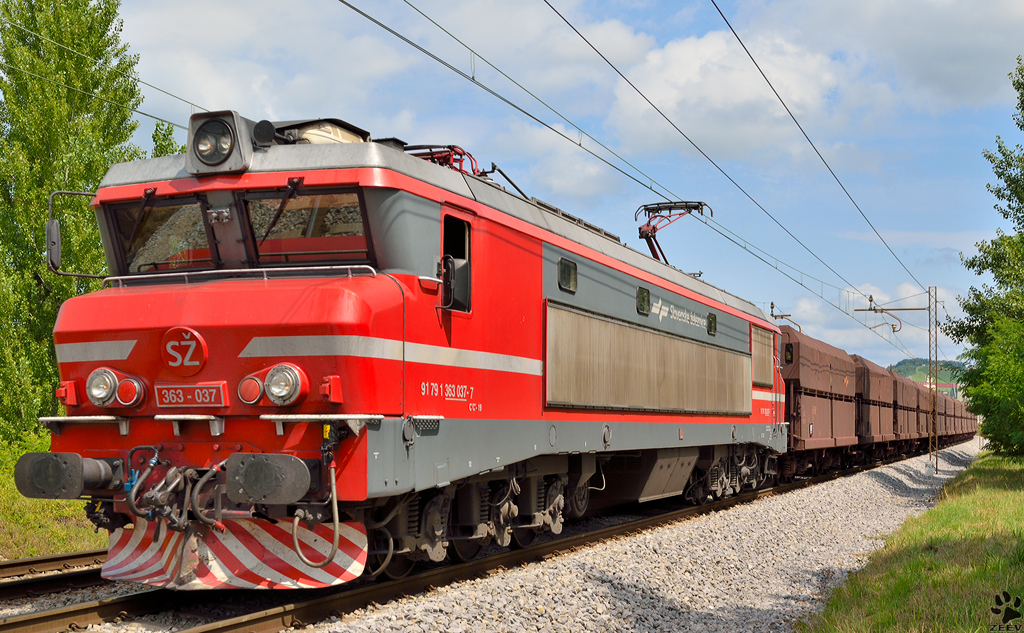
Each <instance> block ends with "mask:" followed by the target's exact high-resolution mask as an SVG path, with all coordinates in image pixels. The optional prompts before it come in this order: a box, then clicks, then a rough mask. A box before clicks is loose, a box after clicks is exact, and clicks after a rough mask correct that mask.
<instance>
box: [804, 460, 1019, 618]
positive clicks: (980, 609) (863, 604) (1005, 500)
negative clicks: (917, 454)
mask: <svg viewBox="0 0 1024 633" xmlns="http://www.w3.org/2000/svg"><path fill="white" fill-rule="evenodd" d="M1022 522H1024V460H1021V459H1019V458H1014V457H1006V456H1000V455H992V454H989V455H983V456H981V457H980V458H979V459H978V460H976V461H975V462H974V463H973V464H971V466H970V467H969V468H968V469H967V470H966V471H964V472H962V473H960V475H958V476H957V477H956V478H955V479H954V480H953V481H951V482H949V483H948V484H946V487H945V489H944V490H943V494H942V498H941V500H940V501H939V503H938V504H937V505H936V506H935V507H934V508H932V509H931V510H929V511H928V512H926V513H924V514H922V515H920V516H918V517H912V518H909V519H907V521H906V522H905V523H904V524H903V526H902V527H900V529H899V531H897V532H896V533H895V534H893V535H891V536H889V537H887V538H886V539H885V541H886V543H885V548H884V549H882V550H879V551H877V552H875V553H874V554H872V555H871V560H870V561H869V562H868V564H867V566H866V567H864V569H862V570H861V571H858V572H856V573H855V574H853V575H852V576H851V577H850V578H849V579H848V580H847V582H846V583H845V584H843V586H841V587H838V588H837V589H836V590H835V591H834V592H833V594H832V596H831V598H830V600H829V603H828V605H827V606H826V607H825V610H824V612H823V613H821V614H820V615H812V616H809V617H808V618H807V619H806V620H805V622H803V623H801V625H799V626H797V627H796V630H798V631H804V632H805V633H818V632H822V633H824V632H825V631H828V632H830V633H833V632H836V631H839V632H851V633H852V632H854V631H858V632H859V631H865V632H866V631H921V632H924V631H978V632H981V631H990V630H995V629H992V628H990V627H991V626H992V625H993V624H995V625H998V624H1000V622H1001V621H1000V619H999V618H998V617H997V616H996V615H994V614H993V613H992V611H991V608H992V607H993V606H995V603H994V602H993V597H994V596H995V595H996V594H998V593H1001V592H1003V591H1008V592H1010V593H1011V595H1013V596H1019V595H1021V594H1022V591H1024V564H1022V561H1024V550H1022V547H1021V544H1022V539H1024V531H1022V529H1021V525H1022ZM1016 623H1017V622H1015V624H1016ZM1001 630H1004V631H1005V630H1009V629H1005V628H1004V629H1001Z"/></svg>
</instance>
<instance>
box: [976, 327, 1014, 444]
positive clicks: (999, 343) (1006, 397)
mask: <svg viewBox="0 0 1024 633" xmlns="http://www.w3.org/2000/svg"><path fill="white" fill-rule="evenodd" d="M989 338H990V339H991V340H992V341H994V342H996V343H995V344H990V345H983V346H981V347H973V348H970V349H969V350H968V351H967V352H966V355H967V357H968V358H970V359H971V361H972V362H971V369H969V370H967V371H966V372H964V376H965V379H967V380H969V381H970V391H969V393H970V396H971V399H972V405H971V410H972V411H973V412H974V413H977V414H979V415H981V416H983V417H984V420H983V421H982V423H981V434H982V435H984V436H985V437H987V438H989V443H990V444H991V446H992V448H993V449H995V450H997V451H1000V452H1003V453H1007V454H1012V455H1024V390H1022V389H1021V385H1024V323H1021V322H1020V321H1017V320H1014V319H1008V318H1006V317H1003V316H997V317H995V321H994V322H993V323H992V326H991V327H990V330H989Z"/></svg>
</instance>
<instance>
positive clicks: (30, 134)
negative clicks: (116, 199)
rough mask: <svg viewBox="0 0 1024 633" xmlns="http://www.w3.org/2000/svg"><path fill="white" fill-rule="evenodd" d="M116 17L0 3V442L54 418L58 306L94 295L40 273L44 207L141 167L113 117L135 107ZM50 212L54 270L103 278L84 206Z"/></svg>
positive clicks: (130, 126) (126, 128) (62, 6)
mask: <svg viewBox="0 0 1024 633" xmlns="http://www.w3.org/2000/svg"><path fill="white" fill-rule="evenodd" d="M118 8H119V2H118V0H59V1H58V0H48V1H42V2H35V1H32V0H0V15H2V17H3V18H4V19H5V20H6V21H7V24H5V25H4V27H3V28H2V29H0V64H2V66H0V70H2V76H0V94H2V97H3V99H2V101H0V311H2V312H0V318H2V319H3V322H4V334H5V335H4V337H3V338H2V339H0V384H4V385H5V386H6V388H5V389H3V390H0V439H3V440H8V441H9V440H12V439H14V438H17V437H19V436H20V435H21V434H23V433H25V432H26V431H30V430H32V429H34V428H36V424H37V423H36V421H35V419H36V418H37V417H38V416H40V415H53V414H56V413H57V403H56V401H55V400H54V399H53V389H54V387H55V386H56V384H57V381H58V377H57V368H56V359H55V356H54V351H53V342H52V331H53V325H54V322H55V320H56V318H57V312H58V310H59V309H60V305H61V303H62V302H63V301H64V300H66V299H68V298H69V297H72V296H74V295H77V294H81V293H82V292H85V291H88V290H92V289H96V288H97V287H98V284H97V283H96V282H95V281H92V280H84V279H74V278H69V277H58V276H56V275H53V274H51V273H49V272H47V270H46V266H45V245H44V224H45V222H46V216H47V197H48V195H49V194H50V193H51V192H53V191H57V190H72V191H95V190H96V187H97V186H98V185H99V182H100V180H101V179H102V177H103V174H104V173H105V172H106V170H107V168H108V167H109V166H110V164H111V163H114V162H118V161H124V160H132V159H135V158H140V157H141V156H142V152H141V151H140V150H139V149H138V148H137V147H135V146H134V145H132V144H131V143H130V142H129V140H130V138H131V136H132V134H133V133H134V132H135V129H136V127H137V123H136V122H135V121H133V120H132V112H131V111H130V110H129V109H126V108H125V107H123V106H128V107H131V108H136V107H138V105H139V104H140V103H141V101H142V97H141V95H140V93H139V89H138V85H137V83H136V80H135V79H134V74H133V73H134V69H135V65H136V63H137V62H138V58H137V56H134V55H130V54H129V53H128V46H127V45H126V44H123V43H122V42H121V41H120V35H121V22H120V20H119V19H118V17H117V11H118ZM11 23H13V24H16V25H21V26H23V27H24V29H21V28H17V27H15V26H11ZM34 33H38V34H39V35H41V36H42V37H37V36H36V35H35V34H34ZM47 40H50V41H47ZM53 42H56V43H57V44H54V43H53ZM58 44H60V45H63V46H65V47H67V49H73V50H75V51H79V52H80V53H82V54H81V55H79V54H76V53H74V52H71V51H69V50H67V49H65V48H61V46H59V45H58ZM93 60H99V61H93ZM92 95H101V96H102V97H103V99H104V100H100V99H97V98H94V97H93V96H92ZM110 102H114V103H116V104H121V105H113V104H112V103H110ZM53 211H54V217H55V218H57V219H59V220H60V222H61V233H62V238H63V240H62V241H63V265H62V270H65V271H68V272H84V273H103V272H104V270H105V260H104V257H103V250H102V248H101V247H100V243H99V233H98V230H97V227H96V220H95V215H94V214H93V213H92V211H91V210H89V208H88V206H87V199H86V198H80V197H75V198H71V197H59V198H57V200H56V201H55V204H54V209H53Z"/></svg>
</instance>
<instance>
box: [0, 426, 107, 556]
mask: <svg viewBox="0 0 1024 633" xmlns="http://www.w3.org/2000/svg"><path fill="white" fill-rule="evenodd" d="M48 450H50V434H49V433H46V432H45V431H43V432H28V433H26V434H25V435H23V436H22V437H21V438H20V439H19V440H18V441H17V442H10V443H8V442H5V441H0V516H2V517H3V521H0V558H2V559H4V560H11V559H15V558H25V557H28V556H43V555H46V554H60V553H63V552H79V551H82V550H89V549H99V548H105V547H106V546H107V541H108V538H107V532H106V531H105V530H101V531H99V532H97V531H96V529H95V527H94V526H93V525H92V523H90V522H89V520H88V519H87V518H86V517H85V513H84V512H82V506H83V505H84V502H82V501H78V500H75V501H63V500H60V501H58V500H53V499H27V498H25V497H23V496H21V493H19V492H18V489H17V488H16V487H15V485H14V465H15V463H17V461H18V458H19V457H21V456H22V455H24V454H25V453H29V452H36V453H38V452H45V451H48Z"/></svg>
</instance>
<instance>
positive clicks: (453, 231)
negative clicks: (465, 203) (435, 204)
mask: <svg viewBox="0 0 1024 633" xmlns="http://www.w3.org/2000/svg"><path fill="white" fill-rule="evenodd" d="M442 230H443V235H442V241H443V245H442V252H441V275H442V285H443V286H444V293H443V294H444V296H443V298H442V301H443V303H442V306H443V307H444V308H445V309H448V310H457V311H459V312H469V310H470V288H471V283H470V282H471V278H472V275H471V269H470V246H471V244H470V231H469V222H466V221H465V220H462V219H460V218H457V217H455V216H453V215H446V216H444V222H443V226H442Z"/></svg>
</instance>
